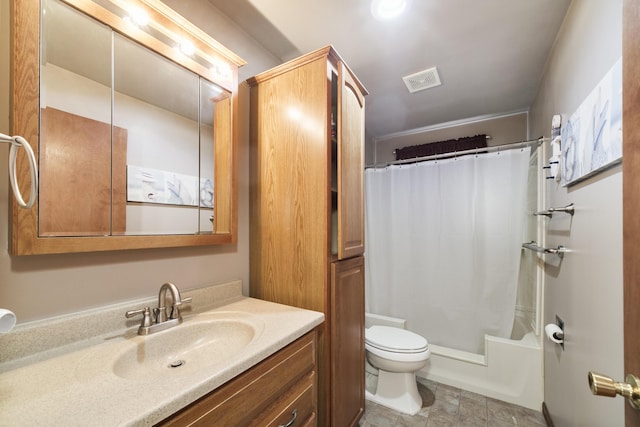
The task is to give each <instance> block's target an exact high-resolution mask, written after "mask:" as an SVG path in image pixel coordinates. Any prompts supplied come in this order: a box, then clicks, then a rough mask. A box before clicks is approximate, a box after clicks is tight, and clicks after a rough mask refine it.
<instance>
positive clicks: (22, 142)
mask: <svg viewBox="0 0 640 427" xmlns="http://www.w3.org/2000/svg"><path fill="white" fill-rule="evenodd" d="M0 142H8V143H10V144H11V148H10V149H9V181H11V189H12V190H13V195H14V197H15V198H16V200H17V202H18V205H20V207H22V208H25V209H29V208H31V207H32V206H33V204H34V203H35V201H36V197H37V196H38V165H37V163H36V156H35V155H34V154H33V149H32V148H31V145H30V144H29V143H28V142H27V140H26V139H24V138H23V137H21V136H17V135H16V136H13V137H11V136H8V135H4V134H2V133H0ZM20 147H22V148H24V150H25V152H26V153H27V159H28V160H29V170H30V172H31V194H30V195H29V201H28V202H26V203H25V201H24V199H23V198H22V193H20V188H19V187H18V178H17V175H16V161H17V159H18V149H19V148H20Z"/></svg>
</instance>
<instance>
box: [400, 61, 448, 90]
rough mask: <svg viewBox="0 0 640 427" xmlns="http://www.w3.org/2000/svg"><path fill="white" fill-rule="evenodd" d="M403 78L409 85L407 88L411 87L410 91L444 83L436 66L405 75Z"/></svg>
mask: <svg viewBox="0 0 640 427" xmlns="http://www.w3.org/2000/svg"><path fill="white" fill-rule="evenodd" d="M402 80H404V84H405V85H407V89H409V92H410V93H413V92H418V91H421V90H425V89H429V88H431V87H435V86H440V85H441V84H442V83H441V82H440V76H438V70H437V69H436V67H432V68H429V69H428V70H424V71H420V72H417V73H414V74H411V75H409V76H404V77H403V78H402Z"/></svg>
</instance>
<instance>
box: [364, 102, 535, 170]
mask: <svg viewBox="0 0 640 427" xmlns="http://www.w3.org/2000/svg"><path fill="white" fill-rule="evenodd" d="M481 134H485V135H489V136H491V139H490V140H489V141H488V144H489V145H501V144H509V143H512V142H520V141H524V140H525V139H526V138H527V113H516V114H509V115H504V116H496V117H490V118H488V117H487V118H475V119H469V120H460V121H459V122H456V123H444V124H441V125H435V126H429V127H428V128H423V129H415V130H412V131H408V132H402V133H398V134H394V135H388V136H385V137H380V138H377V139H376V140H373V141H371V142H369V143H367V146H366V159H365V161H366V164H367V165H373V164H375V163H384V162H388V161H392V160H395V155H394V154H393V150H395V149H396V148H402V147H408V146H412V145H418V144H426V143H429V142H436V141H444V140H447V139H456V138H462V137H465V136H474V135H481Z"/></svg>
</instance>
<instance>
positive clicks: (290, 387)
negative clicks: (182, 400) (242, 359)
mask: <svg viewBox="0 0 640 427" xmlns="http://www.w3.org/2000/svg"><path fill="white" fill-rule="evenodd" d="M316 337H317V334H316V331H315V330H314V331H312V332H310V333H308V334H306V335H305V336H303V337H302V338H300V339H298V340H297V341H295V342H293V343H292V344H290V345H288V346H287V347H285V348H284V349H282V350H280V351H279V352H277V353H276V354H274V355H272V356H271V357H269V358H268V359H266V360H264V361H262V362H261V363H259V364H258V365H256V366H254V367H253V368H251V369H249V370H248V371H246V372H244V373H243V374H241V375H240V376H238V377H236V378H234V379H233V380H231V381H229V382H228V383H226V384H225V385H223V386H221V387H219V388H217V389H216V390H214V391H212V392H211V393H209V394H208V395H206V396H204V397H202V398H200V399H199V400H197V401H196V402H194V403H192V404H191V405H189V406H187V407H186V408H184V409H183V410H181V411H179V412H177V413H176V414H174V415H172V416H171V417H169V418H167V419H166V420H164V421H162V422H161V423H159V424H157V426H165V427H167V426H180V427H183V426H203V427H205V426H206V427H210V426H220V427H223V426H228V427H235V426H256V427H257V426H260V427H263V426H273V427H276V426H281V425H287V423H289V422H290V421H291V420H293V419H294V417H295V420H294V421H293V422H292V423H291V424H289V425H290V427H299V426H309V427H310V426H316V425H317V387H316V381H317V371H316V366H317V364H316V354H317V351H316V343H317V338H316ZM294 414H295V415H294Z"/></svg>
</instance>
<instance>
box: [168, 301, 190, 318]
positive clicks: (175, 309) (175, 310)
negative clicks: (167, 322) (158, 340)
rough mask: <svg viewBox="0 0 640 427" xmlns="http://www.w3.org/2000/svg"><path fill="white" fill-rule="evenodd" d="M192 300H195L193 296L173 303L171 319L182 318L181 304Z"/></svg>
mask: <svg viewBox="0 0 640 427" xmlns="http://www.w3.org/2000/svg"><path fill="white" fill-rule="evenodd" d="M191 301H193V298H191V297H187V298H181V299H180V301H178V302H176V303H175V304H173V307H171V316H169V319H180V318H181V315H180V306H181V305H182V304H185V303H190V302H191Z"/></svg>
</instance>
